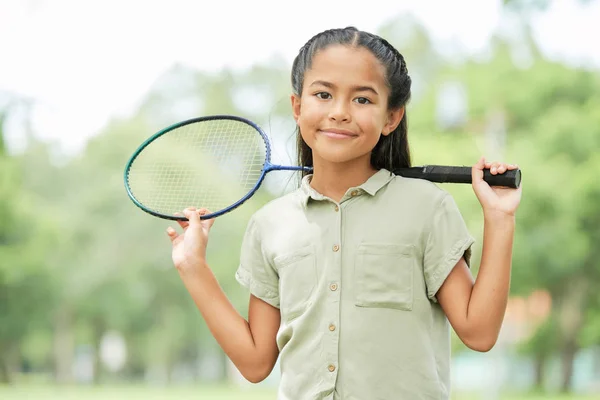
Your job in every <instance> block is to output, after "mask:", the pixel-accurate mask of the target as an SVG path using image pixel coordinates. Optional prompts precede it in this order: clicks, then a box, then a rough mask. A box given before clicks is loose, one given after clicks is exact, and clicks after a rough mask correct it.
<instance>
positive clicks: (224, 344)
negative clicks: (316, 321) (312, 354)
mask: <svg viewBox="0 0 600 400" xmlns="http://www.w3.org/2000/svg"><path fill="white" fill-rule="evenodd" d="M203 212H205V211H203ZM185 213H186V217H187V218H188V219H189V223H187V222H181V223H180V225H181V226H182V228H183V229H184V234H181V235H178V234H177V233H176V232H175V230H174V229H172V228H169V229H168V234H169V236H170V237H171V241H172V242H173V262H174V264H175V266H176V267H177V270H178V271H179V275H180V277H181V279H182V281H183V283H184V285H185V287H186V289H187V290H188V292H189V293H190V295H191V297H192V299H193V300H194V303H195V304H196V307H198V310H199V311H200V313H201V314H202V316H203V318H204V320H205V321H206V324H207V326H208V328H209V329H210V331H211V333H212V334H213V336H214V337H215V339H216V340H217V342H218V343H219V345H220V346H221V348H222V349H223V351H224V352H225V353H226V354H227V356H228V357H229V358H230V359H231V361H232V362H233V363H234V364H235V366H236V367H237V368H238V370H239V371H240V372H241V374H242V375H243V376H244V378H246V379H247V380H249V381H250V382H253V383H257V382H260V381H262V380H263V379H265V378H266V377H267V376H268V375H269V374H270V372H271V370H272V369H273V366H274V365H275V362H276V361H277V357H278V355H279V351H278V348H277V344H276V341H275V337H276V334H277V330H278V328H279V323H280V314H279V310H278V309H277V308H275V307H273V306H271V305H269V304H268V303H266V302H264V301H262V300H260V299H258V298H256V297H254V296H251V297H250V304H249V312H248V321H246V320H245V319H244V318H243V317H242V316H241V315H240V314H239V313H238V312H237V310H236V309H235V308H234V307H233V305H232V304H231V303H230V302H229V300H228V299H227V297H226V295H225V293H224V292H223V290H222V289H221V287H220V286H219V283H218V282H217V280H216V278H215V276H214V274H213V273H212V271H211V270H210V268H209V266H208V264H207V263H206V243H207V240H208V231H209V230H210V227H211V226H212V223H213V220H210V221H201V220H200V218H199V217H198V213H197V212H191V211H190V210H186V212H185ZM201 213H202V212H201Z"/></svg>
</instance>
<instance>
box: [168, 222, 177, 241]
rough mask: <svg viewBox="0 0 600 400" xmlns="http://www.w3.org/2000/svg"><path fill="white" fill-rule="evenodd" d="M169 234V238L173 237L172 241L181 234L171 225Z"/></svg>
mask: <svg viewBox="0 0 600 400" xmlns="http://www.w3.org/2000/svg"><path fill="white" fill-rule="evenodd" d="M167 235H169V239H171V242H172V241H174V240H175V239H177V236H179V235H178V234H177V232H175V229H173V228H172V227H170V226H169V227H168V228H167Z"/></svg>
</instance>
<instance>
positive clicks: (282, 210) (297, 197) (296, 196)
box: [250, 189, 305, 229]
mask: <svg viewBox="0 0 600 400" xmlns="http://www.w3.org/2000/svg"><path fill="white" fill-rule="evenodd" d="M304 205H305V199H304V193H303V192H302V190H301V189H295V190H293V191H291V192H289V193H287V194H284V195H283V196H280V197H277V198H275V199H273V200H270V201H269V202H267V203H266V204H265V205H263V206H262V207H261V208H259V209H258V210H257V211H256V212H255V213H254V214H253V215H252V217H251V219H250V223H251V224H252V225H254V226H255V227H256V229H258V228H259V227H272V226H273V225H274V224H277V223H281V222H282V221H285V220H286V218H287V217H289V216H290V215H292V214H294V213H299V212H300V213H303V212H304V208H305V207H304Z"/></svg>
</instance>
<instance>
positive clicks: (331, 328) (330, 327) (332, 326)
mask: <svg viewBox="0 0 600 400" xmlns="http://www.w3.org/2000/svg"><path fill="white" fill-rule="evenodd" d="M329 330H330V331H331V332H333V331H335V325H334V324H331V325H329Z"/></svg>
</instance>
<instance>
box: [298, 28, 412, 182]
mask: <svg viewBox="0 0 600 400" xmlns="http://www.w3.org/2000/svg"><path fill="white" fill-rule="evenodd" d="M337 44H341V45H346V46H353V47H364V48H366V49H368V50H369V51H371V53H373V55H374V56H375V57H376V58H377V59H378V60H379V61H380V62H381V64H382V65H383V66H384V68H385V70H386V82H387V85H388V88H389V89H390V97H389V99H388V109H389V110H395V109H398V108H400V107H402V106H405V105H406V103H407V102H408V101H409V100H410V86H411V80H410V76H408V69H407V68H406V62H405V61H404V57H403V56H402V54H400V52H398V50H396V49H395V48H394V46H392V45H391V44H390V43H388V41H387V40H385V39H383V38H381V37H379V36H377V35H374V34H372V33H368V32H364V31H359V30H358V29H356V28H355V27H352V26H350V27H347V28H344V29H329V30H326V31H323V32H321V33H318V34H317V35H315V36H313V37H312V38H311V39H310V40H309V41H308V42H306V44H305V45H304V46H303V47H302V48H301V49H300V52H299V53H298V55H297V56H296V58H295V59H294V63H293V64H292V88H293V90H294V93H295V94H296V95H297V96H301V94H302V86H303V84H304V74H305V72H306V71H307V70H308V69H310V67H311V64H312V60H313V57H314V56H315V54H316V53H317V52H318V51H320V50H323V49H325V48H326V47H328V46H331V45H337ZM407 128H408V126H407V117H406V110H404V116H403V118H402V120H401V121H400V124H398V127H397V128H396V129H394V130H393V131H392V132H391V133H390V134H389V135H387V136H384V135H381V137H380V138H379V141H378V142H377V144H376V145H375V148H373V151H372V152H371V165H372V166H373V167H374V168H376V169H381V168H385V169H387V170H389V171H393V170H395V169H397V168H401V167H410V150H409V146H408V138H407ZM299 129H300V128H297V130H298V131H297V139H296V140H297V143H296V144H297V151H298V165H300V166H307V167H312V166H313V159H312V151H311V149H310V147H308V145H307V144H306V142H305V141H304V139H303V138H302V135H300V131H299ZM306 174H307V172H303V174H302V175H303V176H304V175H306Z"/></svg>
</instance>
